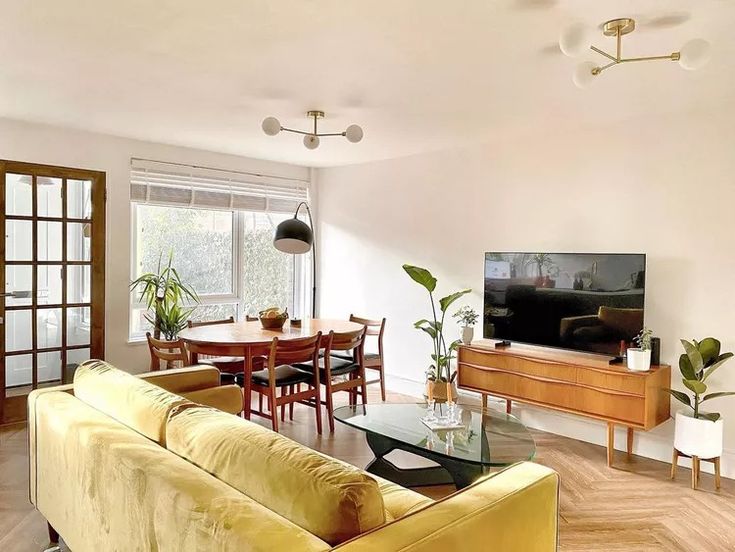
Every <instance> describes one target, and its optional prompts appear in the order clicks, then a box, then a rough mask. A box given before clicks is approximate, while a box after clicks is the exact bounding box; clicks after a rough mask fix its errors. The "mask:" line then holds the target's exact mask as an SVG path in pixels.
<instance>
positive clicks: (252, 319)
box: [245, 314, 259, 322]
mask: <svg viewBox="0 0 735 552" xmlns="http://www.w3.org/2000/svg"><path fill="white" fill-rule="evenodd" d="M258 320H259V318H258V317H257V316H250V315H249V314H246V315H245V322H257V321H258Z"/></svg>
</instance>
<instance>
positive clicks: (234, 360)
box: [199, 356, 265, 374]
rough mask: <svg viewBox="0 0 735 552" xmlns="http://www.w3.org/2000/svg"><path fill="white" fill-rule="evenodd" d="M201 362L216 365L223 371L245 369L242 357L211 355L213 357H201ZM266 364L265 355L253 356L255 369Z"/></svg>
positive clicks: (234, 371) (233, 371)
mask: <svg viewBox="0 0 735 552" xmlns="http://www.w3.org/2000/svg"><path fill="white" fill-rule="evenodd" d="M199 364H206V365H208V366H214V367H215V368H218V369H219V370H220V371H221V372H229V373H230V374H236V373H240V372H242V371H243V370H244V369H245V359H244V358H242V357H228V356H221V357H211V358H200V359H199ZM264 365H265V357H263V356H256V357H253V369H254V370H261V369H262V368H263V366H264Z"/></svg>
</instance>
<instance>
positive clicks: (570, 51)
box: [559, 23, 590, 58]
mask: <svg viewBox="0 0 735 552" xmlns="http://www.w3.org/2000/svg"><path fill="white" fill-rule="evenodd" d="M589 47H590V30H589V27H587V26H586V25H585V24H584V23H573V24H572V25H569V26H568V27H567V28H566V29H564V30H563V31H562V32H561V35H560V36H559V49H560V50H561V51H562V53H563V54H564V55H565V56H569V57H572V58H574V57H579V56H581V55H582V54H584V53H585V52H586V51H588V50H589Z"/></svg>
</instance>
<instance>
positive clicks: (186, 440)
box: [166, 405, 385, 545]
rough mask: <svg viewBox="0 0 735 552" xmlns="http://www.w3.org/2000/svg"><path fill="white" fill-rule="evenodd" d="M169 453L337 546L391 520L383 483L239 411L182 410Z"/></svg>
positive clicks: (172, 423) (176, 413) (174, 420)
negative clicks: (387, 515)
mask: <svg viewBox="0 0 735 552" xmlns="http://www.w3.org/2000/svg"><path fill="white" fill-rule="evenodd" d="M166 433H167V435H166V442H167V446H168V448H169V450H171V451H172V452H174V453H176V454H178V455H179V456H181V457H183V458H185V459H186V460H188V461H190V462H192V463H193V464H195V465H197V466H199V467H200V468H202V469H204V470H206V471H208V472H209V473H211V474H212V475H214V476H215V477H217V478H218V479H220V480H221V481H224V482H225V483H228V484H229V485H231V486H233V487H234V488H236V489H238V490H239V491H241V492H243V493H244V494H246V495H248V496H249V497H250V498H252V499H254V500H256V501H258V502H259V503H261V504H263V505H264V506H266V507H267V508H269V509H270V510H272V511H274V512H275V513H277V514H279V515H281V516H283V517H284V518H286V519H288V520H289V521H291V522H292V523H294V524H296V525H298V526H299V527H301V528H303V529H306V530H307V531H309V532H310V533H312V534H314V535H316V536H317V537H319V538H320V539H322V540H324V541H326V542H327V543H329V544H331V545H336V544H339V543H341V542H344V541H346V540H348V539H351V538H353V537H356V536H358V535H360V534H362V533H364V532H366V531H369V530H371V529H374V528H375V527H378V526H380V525H382V524H383V523H385V512H384V506H383V499H382V496H381V494H380V490H379V488H378V484H377V482H376V481H375V480H374V479H373V478H371V477H370V476H368V475H367V474H365V473H363V472H362V471H361V470H358V469H357V468H354V467H351V466H346V465H344V464H342V463H339V462H335V461H333V460H331V459H330V458H327V457H325V456H323V455H321V454H318V453H316V452H314V451H312V450H310V449H308V448H307V447H304V446H303V445H300V444H298V443H295V442H294V441H291V440H290V439H287V438H286V437H283V436H282V435H279V434H278V433H274V432H272V431H270V430H269V429H266V428H264V427H261V426H259V425H257V424H254V423H251V422H248V421H246V420H243V419H241V418H238V417H236V416H232V415H228V414H225V413H223V412H220V411H217V410H214V409H210V408H206V407H200V406H195V405H185V406H180V407H176V408H175V409H174V410H172V412H171V415H170V416H169V421H168V425H167V428H166Z"/></svg>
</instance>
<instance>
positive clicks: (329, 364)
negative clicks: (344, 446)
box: [297, 327, 367, 432]
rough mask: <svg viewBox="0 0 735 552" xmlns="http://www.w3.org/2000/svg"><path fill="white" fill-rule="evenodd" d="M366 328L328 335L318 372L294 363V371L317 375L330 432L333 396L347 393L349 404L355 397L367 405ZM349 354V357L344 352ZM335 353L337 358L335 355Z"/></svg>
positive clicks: (309, 363)
mask: <svg viewBox="0 0 735 552" xmlns="http://www.w3.org/2000/svg"><path fill="white" fill-rule="evenodd" d="M366 330H367V328H365V327H363V328H362V329H359V330H355V331H354V332H344V333H336V332H329V339H328V340H327V342H326V343H325V344H324V355H323V356H320V358H319V362H318V364H317V365H318V366H319V370H314V366H315V364H314V363H313V362H308V363H304V364H297V368H299V369H301V370H307V371H310V372H312V373H315V374H318V376H319V381H320V382H321V384H322V385H324V388H325V390H324V401H323V403H322V404H324V405H326V407H327V415H328V417H329V431H331V432H333V431H334V399H333V397H334V394H335V393H337V392H339V391H347V392H348V393H349V394H350V404H352V403H353V402H354V403H356V402H357V395H360V396H362V404H367V384H366V381H365V363H364V358H363V355H364V350H363V346H364V344H365V333H366ZM348 351H349V352H350V354H349V355H348V354H347V352H348ZM332 353H337V354H339V355H340V356H334V355H333V354H332Z"/></svg>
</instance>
